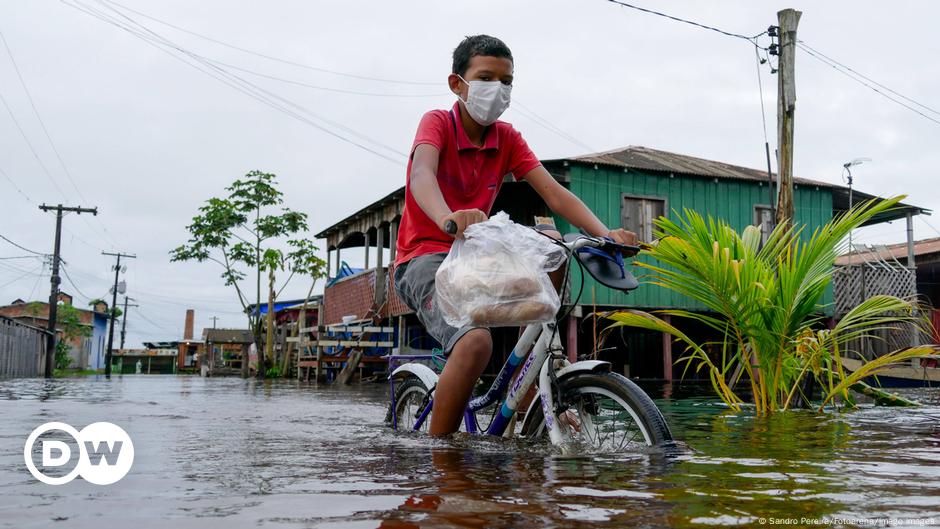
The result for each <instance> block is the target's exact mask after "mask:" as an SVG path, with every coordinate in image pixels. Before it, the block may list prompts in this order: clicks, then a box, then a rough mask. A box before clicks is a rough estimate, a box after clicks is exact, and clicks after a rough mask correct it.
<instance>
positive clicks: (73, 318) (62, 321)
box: [55, 303, 91, 369]
mask: <svg viewBox="0 0 940 529" xmlns="http://www.w3.org/2000/svg"><path fill="white" fill-rule="evenodd" d="M57 310H58V312H57V314H56V327H58V328H59V329H61V330H62V336H61V338H59V340H58V341H57V342H56V344H55V368H56V369H68V368H69V365H71V363H72V359H71V358H70V357H69V350H70V349H71V348H72V347H71V345H70V342H72V341H74V340H76V339H78V338H84V337H86V336H91V329H90V328H88V326H87V325H83V324H82V320H81V318H80V317H79V313H78V309H76V308H75V307H73V306H71V305H66V304H64V303H59V308H58V309H57Z"/></svg>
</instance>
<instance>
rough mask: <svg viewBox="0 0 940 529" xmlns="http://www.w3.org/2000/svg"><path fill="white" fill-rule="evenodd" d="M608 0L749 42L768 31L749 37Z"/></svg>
mask: <svg viewBox="0 0 940 529" xmlns="http://www.w3.org/2000/svg"><path fill="white" fill-rule="evenodd" d="M607 1H608V2H610V3H612V4H617V5H619V6H621V7H629V8H630V9H636V10H637V11H642V12H644V13H649V14H650V15H656V16H660V17H663V18H668V19H670V20H674V21H676V22H682V23H683V24H689V25H691V26H695V27H698V28H702V29H707V30H709V31H714V32H716V33H721V34H722V35H727V36H729V37H735V38H738V39H744V40H746V41H748V42H754V41H755V40H756V39H757V37H760V36H761V35H763V34H764V33H766V32H762V33H758V34H757V35H754V36H753V37H748V36H745V35H741V34H740V33H732V32H730V31H725V30H723V29H718V28H716V27H712V26H707V25H705V24H702V23H699V22H695V21H692V20H686V19H684V18H679V17H676V16H672V15H667V14H666V13H661V12H659V11H654V10H652V9H647V8H645V7H640V6H636V5H633V4H628V3H626V2H621V1H619V0H607Z"/></svg>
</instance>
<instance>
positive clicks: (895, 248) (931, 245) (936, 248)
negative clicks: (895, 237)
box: [836, 237, 940, 265]
mask: <svg viewBox="0 0 940 529" xmlns="http://www.w3.org/2000/svg"><path fill="white" fill-rule="evenodd" d="M858 246H859V245H855V247H856V248H858ZM937 253H940V237H934V238H932V239H922V240H919V241H914V257H919V256H924V255H931V254H937ZM892 258H894V259H897V260H898V261H906V260H907V243H906V242H901V243H897V244H888V245H885V246H884V248H881V247H872V249H871V250H870V251H864V252H861V251H854V252H849V253H847V254H845V255H840V256H839V257H838V258H837V259H836V264H837V265H847V264H850V263H855V264H859V263H863V262H864V263H867V262H872V261H878V260H880V259H885V260H890V259H892ZM914 262H915V263H916V262H917V260H916V259H915V260H914Z"/></svg>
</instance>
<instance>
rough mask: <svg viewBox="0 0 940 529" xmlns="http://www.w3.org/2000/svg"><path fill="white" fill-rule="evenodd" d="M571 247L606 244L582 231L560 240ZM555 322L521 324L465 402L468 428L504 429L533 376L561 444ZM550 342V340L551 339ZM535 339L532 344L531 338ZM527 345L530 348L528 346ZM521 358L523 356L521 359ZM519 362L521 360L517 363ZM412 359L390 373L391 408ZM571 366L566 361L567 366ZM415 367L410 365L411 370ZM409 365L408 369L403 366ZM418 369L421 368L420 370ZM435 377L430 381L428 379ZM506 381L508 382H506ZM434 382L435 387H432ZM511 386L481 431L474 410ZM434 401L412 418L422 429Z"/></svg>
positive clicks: (591, 365) (497, 432)
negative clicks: (492, 371)
mask: <svg viewBox="0 0 940 529" xmlns="http://www.w3.org/2000/svg"><path fill="white" fill-rule="evenodd" d="M562 244H563V245H564V246H565V247H566V248H568V250H569V251H576V250H578V249H579V248H583V247H586V246H593V247H600V246H601V245H602V244H604V242H603V241H601V240H599V239H596V238H591V237H583V238H581V239H578V240H576V241H573V242H570V243H562ZM556 327H557V323H556V322H554V321H553V322H548V323H542V324H531V325H528V326H526V328H525V330H524V331H523V332H522V335H521V336H520V337H519V340H518V341H517V342H516V345H515V346H514V347H513V349H512V353H511V354H510V355H509V358H507V359H506V362H505V363H504V364H503V367H502V368H501V369H500V371H499V374H498V375H496V380H494V381H493V384H492V385H491V386H490V388H489V389H488V390H487V392H486V393H485V394H483V395H481V396H479V397H476V398H474V399H472V400H470V402H469V403H468V404H467V407H466V409H465V410H464V425H465V427H466V430H467V432H468V433H471V434H485V435H494V436H502V435H503V434H504V433H505V432H506V428H508V427H509V423H510V421H511V420H512V418H513V416H514V415H515V414H516V413H517V412H518V407H519V402H520V401H521V400H522V398H523V397H524V396H525V395H526V393H528V392H529V389H530V388H532V385H533V384H534V383H535V380H536V377H538V379H539V397H540V399H539V400H540V402H541V404H542V411H543V412H544V416H545V428H546V430H548V434H549V437H550V439H551V440H552V443H554V444H561V443H562V442H563V441H564V437H565V434H564V433H563V432H562V429H561V428H560V427H559V425H558V424H556V422H555V421H554V419H553V417H554V408H555V403H554V395H553V392H552V383H551V381H552V380H551V377H550V373H552V371H550V370H553V369H554V368H555V366H554V365H553V364H554V362H551V360H552V359H551V357H550V353H551V352H552V351H562V350H563V348H562V346H561V339H560V338H559V336H558V333H557V332H556V331H557V329H556ZM549 342H551V343H549ZM533 343H534V344H535V345H534V346H532V344H533ZM530 348H531V352H530ZM385 358H387V359H388V361H389V368H390V369H391V367H392V364H393V363H397V362H398V361H400V360H433V359H435V358H436V357H434V356H431V355H402V356H398V355H389V356H386V357H385ZM560 360H561V361H562V362H563V371H560V372H559V375H561V374H563V373H564V372H568V371H573V370H587V371H592V370H595V369H597V368H598V367H599V366H602V365H603V366H606V369H609V366H610V364H609V363H607V362H599V361H588V362H578V363H576V364H570V363H569V362H568V360H567V359H565V358H561V359H560ZM523 362H525V363H524V364H523ZM519 364H523V365H522V367H521V368H519ZM409 365H410V364H406V365H403V366H400V367H399V368H398V369H395V370H394V371H393V372H392V375H391V376H390V377H389V379H390V390H391V401H392V402H391V406H392V407H391V409H392V410H395V409H396V408H397V403H396V402H395V386H394V384H395V382H394V379H395V374H396V373H397V372H398V371H399V370H406V368H407V367H408V366H409ZM567 366H570V367H567ZM417 367H418V368H420V369H421V370H423V372H424V375H422V376H421V378H422V379H423V380H424V382H425V384H427V385H428V386H429V387H428V390H429V391H430V392H431V393H433V392H434V389H435V388H436V375H435V374H433V372H432V371H431V370H430V369H428V368H427V367H426V366H423V365H418V366H417ZM517 368H518V369H519V375H518V376H517V377H516V379H515V380H514V381H513V379H512V376H513V373H515V372H516V370H517ZM413 370H414V368H412V371H413ZM406 371H407V370H406ZM419 372H420V371H419ZM431 382H434V384H431ZM510 383H512V386H511V387H510ZM432 386H433V387H432ZM507 388H508V389H509V393H508V394H507V396H506V399H505V400H503V401H502V403H499V412H498V413H497V414H496V415H495V416H494V417H493V420H492V422H491V423H490V425H489V427H488V428H487V429H486V431H485V432H482V431H480V427H479V425H478V424H477V420H476V412H477V411H480V410H482V409H483V408H486V407H487V406H490V405H492V404H494V403H496V401H497V400H498V399H499V398H500V396H501V395H502V394H503V392H505V391H506V389H507ZM433 405H434V397H433V395H431V396H430V398H428V402H427V404H426V405H425V407H424V409H422V411H421V413H420V415H419V416H418V420H417V421H416V422H415V424H414V427H413V429H414V430H420V429H421V427H422V426H423V425H424V423H425V421H426V420H427V418H428V416H429V415H430V414H431V408H432V407H433ZM391 418H392V428H395V429H398V417H397V416H396V414H395V413H392V417H391Z"/></svg>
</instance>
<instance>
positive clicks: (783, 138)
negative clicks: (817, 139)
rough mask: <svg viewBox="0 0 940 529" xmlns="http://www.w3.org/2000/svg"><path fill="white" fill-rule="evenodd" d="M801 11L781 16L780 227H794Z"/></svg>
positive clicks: (778, 220) (779, 81)
mask: <svg viewBox="0 0 940 529" xmlns="http://www.w3.org/2000/svg"><path fill="white" fill-rule="evenodd" d="M802 14H803V13H801V12H800V11H797V10H795V9H784V10H783V11H779V12H778V13H777V21H778V23H779V24H780V29H779V35H780V46H779V48H778V53H779V60H778V69H779V72H778V73H779V75H778V79H777V145H778V150H779V153H778V155H777V156H778V158H777V178H778V179H779V180H778V184H777V189H778V192H777V219H776V220H777V224H782V223H787V225H791V226H792V224H793V211H794V208H793V114H794V111H795V110H796V80H795V78H794V75H793V74H794V66H795V62H796V61H795V59H796V27H797V25H799V23H800V15H802Z"/></svg>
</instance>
